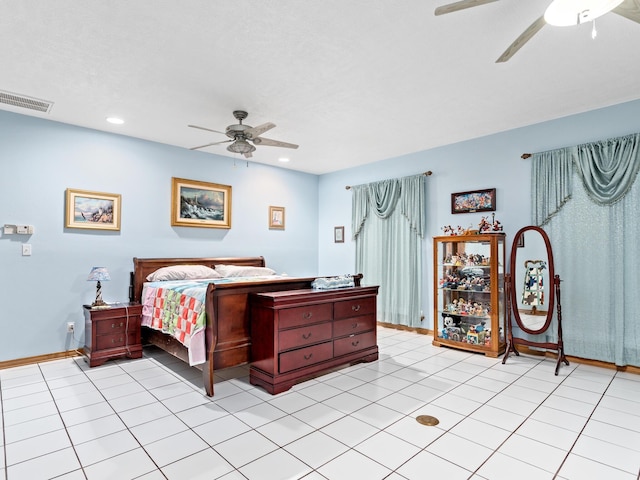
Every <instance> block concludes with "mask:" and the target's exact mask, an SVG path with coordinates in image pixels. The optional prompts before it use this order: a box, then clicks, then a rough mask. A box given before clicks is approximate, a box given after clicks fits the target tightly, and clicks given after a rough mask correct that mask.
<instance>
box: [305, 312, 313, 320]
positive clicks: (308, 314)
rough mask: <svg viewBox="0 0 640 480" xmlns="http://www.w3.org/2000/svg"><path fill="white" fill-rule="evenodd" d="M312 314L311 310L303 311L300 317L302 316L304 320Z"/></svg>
mask: <svg viewBox="0 0 640 480" xmlns="http://www.w3.org/2000/svg"><path fill="white" fill-rule="evenodd" d="M312 315H313V312H305V313H303V314H302V318H304V319H305V320H309V319H310V318H311V317H312Z"/></svg>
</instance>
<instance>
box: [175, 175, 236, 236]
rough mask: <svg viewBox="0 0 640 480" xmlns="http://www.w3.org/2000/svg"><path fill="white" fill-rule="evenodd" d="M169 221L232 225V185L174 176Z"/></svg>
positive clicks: (178, 225) (176, 224)
mask: <svg viewBox="0 0 640 480" xmlns="http://www.w3.org/2000/svg"><path fill="white" fill-rule="evenodd" d="M171 225H172V226H174V227H204V228H231V186H229V185H221V184H219V183H209V182H201V181H198V180H187V179H185V178H175V177H173V178H172V179H171Z"/></svg>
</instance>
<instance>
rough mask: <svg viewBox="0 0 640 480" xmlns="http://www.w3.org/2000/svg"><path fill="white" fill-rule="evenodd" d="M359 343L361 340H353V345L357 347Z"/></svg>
mask: <svg viewBox="0 0 640 480" xmlns="http://www.w3.org/2000/svg"><path fill="white" fill-rule="evenodd" d="M359 343H360V340H356V341H355V342H351V346H352V347H357V346H358V344H359Z"/></svg>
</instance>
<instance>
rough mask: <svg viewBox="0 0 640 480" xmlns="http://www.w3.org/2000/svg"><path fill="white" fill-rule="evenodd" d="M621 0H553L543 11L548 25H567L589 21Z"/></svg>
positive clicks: (614, 6)
mask: <svg viewBox="0 0 640 480" xmlns="http://www.w3.org/2000/svg"><path fill="white" fill-rule="evenodd" d="M622 2H623V0H553V2H551V5H549V6H548V7H547V10H546V11H545V12H544V20H545V22H547V23H548V24H549V25H554V26H556V27H568V26H571V25H579V24H581V23H585V22H591V21H593V20H595V19H596V18H598V17H601V16H602V15H604V14H605V13H609V12H610V11H611V10H613V9H614V8H616V7H617V6H618V5H620V4H621V3H622Z"/></svg>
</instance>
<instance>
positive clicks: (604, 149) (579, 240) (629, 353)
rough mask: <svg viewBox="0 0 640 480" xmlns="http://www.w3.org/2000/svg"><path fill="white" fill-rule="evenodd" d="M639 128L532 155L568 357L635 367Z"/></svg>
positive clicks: (639, 304)
mask: <svg viewBox="0 0 640 480" xmlns="http://www.w3.org/2000/svg"><path fill="white" fill-rule="evenodd" d="M639 146H640V134H634V135H629V136H626V137H619V138H614V139H609V140H605V141H601V142H595V143H590V144H585V145H578V146H576V147H570V148H566V149H560V150H554V151H551V152H544V153H540V154H534V155H533V164H532V192H533V203H532V216H533V221H534V223H535V224H536V225H544V228H545V231H546V232H547V233H548V235H549V239H550V241H551V245H552V248H553V252H554V260H555V267H556V273H557V274H559V275H560V278H561V280H562V282H561V293H562V296H561V299H562V313H563V318H562V320H563V340H564V345H565V351H566V353H567V354H568V355H574V356H577V357H583V358H590V359H596V360H602V361H606V362H612V363H614V364H616V365H619V366H624V365H636V366H640V321H639V320H638V318H640V317H638V312H640V294H639V293H638V292H640V275H639V274H638V272H640V255H639V253H640V248H638V246H637V241H638V240H637V239H638V238H640V237H639V235H640V221H639V220H638V216H639V215H640V183H639V182H635V180H636V178H637V174H638V171H639V170H640V154H639Z"/></svg>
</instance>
